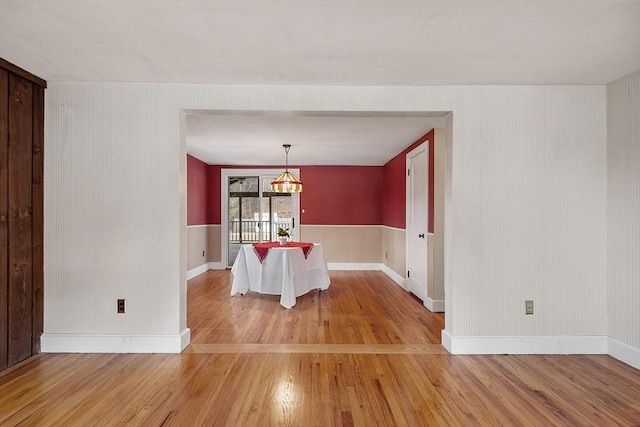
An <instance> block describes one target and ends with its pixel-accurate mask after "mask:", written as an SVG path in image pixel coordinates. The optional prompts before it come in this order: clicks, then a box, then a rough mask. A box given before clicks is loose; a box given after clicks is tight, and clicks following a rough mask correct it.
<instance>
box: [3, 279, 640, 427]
mask: <svg viewBox="0 0 640 427" xmlns="http://www.w3.org/2000/svg"><path fill="white" fill-rule="evenodd" d="M331 276H332V277H331V278H332V284H331V287H330V288H329V290H328V291H326V292H322V293H320V294H318V293H315V292H314V293H311V294H308V295H306V296H304V297H301V298H299V299H298V303H297V305H296V306H295V307H294V308H293V309H291V310H286V309H284V308H283V307H281V306H280V305H279V304H278V298H277V297H269V296H261V295H256V294H251V293H249V294H247V295H245V296H243V297H239V296H236V297H234V298H230V297H229V289H230V283H229V280H230V273H229V272H209V273H206V274H204V275H202V276H199V277H198V278H195V279H193V280H192V281H190V282H189V291H188V306H189V312H188V316H189V320H188V324H189V327H190V328H192V334H193V335H192V345H191V346H190V347H188V348H187V350H185V352H183V353H182V354H178V355H175V354H41V355H38V356H36V357H34V358H32V359H29V360H28V361H26V362H24V363H22V364H19V365H17V366H15V367H13V368H11V369H9V370H8V371H5V372H3V373H1V374H0V425H2V426H5V425H8V426H15V425H20V426H36V425H37V426H40V425H43V426H57V425H60V426H76V425H78V426H85V425H99V426H110V425H123V424H130V425H141V426H161V425H165V426H169V425H172V426H200V425H211V426H221V425H230V426H253V425H259V426H265V425H291V426H307V425H309V426H312V425H313V426H327V425H345V426H348V425H358V426H373V425H410V426H419V425H429V426H435V425H455V426H459V425H492V426H494V425H509V426H511V425H538V426H547V425H567V426H576V425H579V426H582V425H594V426H613V425H623V426H624V425H640V371H638V370H635V369H633V368H631V367H629V366H627V365H625V364H623V363H621V362H618V361H616V360H615V359H613V358H611V357H609V356H600V355H591V356H452V355H450V354H448V353H447V352H446V351H444V350H443V349H442V347H441V346H440V345H439V336H440V329H442V327H443V316H442V315H439V314H432V313H429V312H428V311H427V310H426V309H424V307H422V305H421V304H420V302H419V301H417V300H415V299H414V298H412V297H411V296H410V295H408V294H407V293H406V292H404V291H403V290H402V289H400V288H399V287H398V286H397V285H396V284H394V283H393V282H391V281H390V280H389V279H387V278H386V276H384V275H383V274H382V273H380V272H331Z"/></svg>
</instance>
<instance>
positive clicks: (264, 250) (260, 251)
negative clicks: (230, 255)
mask: <svg viewBox="0 0 640 427" xmlns="http://www.w3.org/2000/svg"><path fill="white" fill-rule="evenodd" d="M271 248H300V249H302V253H303V254H304V257H305V259H306V258H307V256H309V252H311V249H312V248H313V243H306V242H287V244H286V245H285V246H282V245H280V243H279V242H267V243H254V244H253V249H254V250H255V251H256V255H257V256H258V259H259V260H260V263H262V261H264V259H265V258H266V257H267V254H268V253H269V249H271Z"/></svg>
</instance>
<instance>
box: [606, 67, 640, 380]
mask: <svg viewBox="0 0 640 427" xmlns="http://www.w3.org/2000/svg"><path fill="white" fill-rule="evenodd" d="M607 129H608V138H607V139H608V150H607V166H608V168H607V170H608V184H609V186H608V208H609V209H608V274H607V276H608V284H609V286H608V295H607V296H608V298H607V301H608V314H609V316H608V318H609V335H610V336H611V337H612V338H613V339H615V340H617V341H620V342H622V343H624V344H627V345H630V346H633V347H635V348H636V349H639V350H638V351H637V352H636V363H637V365H636V367H637V368H639V369H640V308H639V307H640V219H639V218H640V72H637V73H634V74H631V75H629V76H626V77H624V78H622V79H620V80H616V81H615V82H613V83H611V84H609V85H608V87H607Z"/></svg>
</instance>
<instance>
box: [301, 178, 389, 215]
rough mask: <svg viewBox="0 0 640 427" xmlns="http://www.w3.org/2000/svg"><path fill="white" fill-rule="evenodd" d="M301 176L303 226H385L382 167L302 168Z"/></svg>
mask: <svg viewBox="0 0 640 427" xmlns="http://www.w3.org/2000/svg"><path fill="white" fill-rule="evenodd" d="M300 175H301V177H300V180H301V181H302V184H303V191H302V194H301V196H300V209H301V212H302V209H304V210H305V213H301V214H300V222H301V223H302V224H330V225H380V224H381V220H382V216H381V214H382V211H381V206H382V167H381V166H302V167H301V168H300Z"/></svg>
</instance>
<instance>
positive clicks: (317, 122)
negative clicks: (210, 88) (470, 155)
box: [187, 112, 446, 166]
mask: <svg viewBox="0 0 640 427" xmlns="http://www.w3.org/2000/svg"><path fill="white" fill-rule="evenodd" d="M445 115H446V113H439V112H434V113H415V114H411V113H398V114H387V113H385V114H376V113H326V112H316V113H310V112H305V113H302V112H294V113H282V112H257V113H256V112H245V113H242V112H241V113H236V112H228V113H216V114H212V113H202V112H201V113H193V114H189V115H187V151H188V152H189V154H191V155H193V156H195V157H197V158H198V159H200V160H202V161H204V162H205V163H208V164H218V165H245V166H246V165H283V164H284V161H285V152H284V148H282V144H291V151H290V152H289V164H292V165H295V164H297V165H370V166H377V165H384V164H385V163H386V162H388V161H389V160H391V159H392V158H393V157H394V156H395V155H396V154H398V153H399V152H400V151H402V150H404V149H405V148H406V147H407V146H408V145H410V144H411V143H413V142H414V141H416V140H417V139H419V138H420V137H422V136H423V135H424V134H426V133H427V132H429V131H430V130H431V129H433V128H434V127H438V126H444V116H445Z"/></svg>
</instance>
